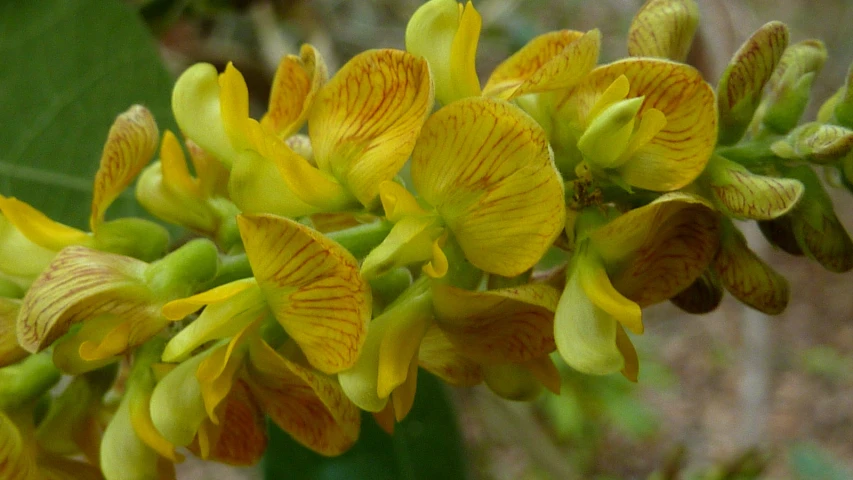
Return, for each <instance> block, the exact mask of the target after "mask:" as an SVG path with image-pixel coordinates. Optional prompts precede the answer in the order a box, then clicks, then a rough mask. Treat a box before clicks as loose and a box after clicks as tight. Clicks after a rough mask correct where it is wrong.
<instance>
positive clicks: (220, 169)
mask: <svg viewBox="0 0 853 480" xmlns="http://www.w3.org/2000/svg"><path fill="white" fill-rule="evenodd" d="M184 145H186V147H187V151H188V152H189V154H190V161H192V163H193V168H194V169H195V176H196V178H197V179H198V183H199V189H200V190H201V194H202V195H203V196H205V197H208V198H209V197H223V198H228V175H229V170H228V169H227V168H225V166H224V165H223V164H222V162H220V161H218V160H216V158H215V157H213V155H211V154H209V153H207V152H206V151H204V150H203V149H202V148H201V147H199V146H198V145H196V144H195V142H193V141H192V140H190V139H188V138H187V139H184Z"/></svg>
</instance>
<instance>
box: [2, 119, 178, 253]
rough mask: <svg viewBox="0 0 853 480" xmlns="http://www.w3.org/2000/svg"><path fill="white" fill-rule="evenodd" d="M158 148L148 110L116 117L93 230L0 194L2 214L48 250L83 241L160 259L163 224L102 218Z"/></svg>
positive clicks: (98, 177) (98, 180) (99, 178)
mask: <svg viewBox="0 0 853 480" xmlns="http://www.w3.org/2000/svg"><path fill="white" fill-rule="evenodd" d="M156 148H157V125H156V124H155V123H154V118H153V117H152V116H151V113H150V112H149V111H148V110H146V109H145V108H144V107H141V106H139V105H136V106H133V107H131V108H130V109H129V110H128V111H127V112H125V113H123V114H121V115H119V117H118V118H117V119H116V121H115V123H113V126H112V128H111V129H110V133H109V136H108V137H107V142H106V144H105V145H104V153H103V155H102V156H101V164H100V167H99V168H98V172H97V173H96V174H95V182H94V193H93V196H92V213H91V215H90V217H89V228H90V230H91V233H87V232H84V231H82V230H78V229H76V228H73V227H69V226H66V225H63V224H61V223H57V222H54V221H53V220H51V219H49V218H48V217H47V216H45V215H44V214H43V213H41V212H39V211H38V210H36V209H35V208H33V207H31V206H30V205H28V204H26V203H24V202H22V201H20V200H18V199H16V198H7V197H4V196H2V195H0V212H2V213H3V216H4V217H5V220H6V221H8V222H9V224H11V225H12V226H14V227H15V229H17V230H18V231H19V232H20V233H21V234H22V235H23V236H24V237H26V238H27V239H28V240H29V241H31V242H33V243H34V244H36V245H38V246H40V247H42V248H44V249H47V250H50V251H52V252H58V251H59V250H61V249H62V248H64V247H67V246H71V245H81V246H86V247H89V248H94V249H98V250H102V251H106V252H113V253H120V254H123V255H130V256H132V257H134V258H140V259H143V260H153V259H155V258H159V257H160V256H161V255H162V254H163V252H164V251H165V249H166V244H167V243H168V241H169V236H168V233H167V232H166V231H165V230H164V229H163V227H161V226H159V225H157V224H155V223H152V222H148V221H145V220H142V219H137V218H123V219H118V220H113V221H110V222H106V221H104V214H105V212H106V210H107V208H109V206H110V205H111V204H112V202H113V201H114V200H115V199H116V198H117V197H118V196H119V194H121V192H122V191H124V189H125V188H127V187H128V186H129V185H130V184H131V183H132V182H133V180H134V178H136V176H137V175H138V174H139V172H140V171H141V170H142V169H143V168H144V167H145V165H146V164H147V163H148V162H149V161H150V160H151V157H152V156H153V155H154V151H155V150H156ZM7 228H8V227H7Z"/></svg>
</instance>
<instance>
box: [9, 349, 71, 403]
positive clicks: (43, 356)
mask: <svg viewBox="0 0 853 480" xmlns="http://www.w3.org/2000/svg"><path fill="white" fill-rule="evenodd" d="M61 375H62V374H61V372H60V371H59V369H58V368H56V366H55V365H54V364H53V359H52V358H51V353H50V352H42V353H38V354H35V355H30V356H29V357H27V358H25V359H24V360H23V361H21V362H20V363H16V364H15V365H10V366H8V367H5V368H2V369H0V410H12V409H15V408H17V407H20V406H22V405H24V404H27V403H29V402H30V401H32V400H35V399H36V398H38V397H39V396H41V395H42V394H44V393H45V392H46V391H48V390H50V389H51V388H52V387H53V386H54V385H55V384H56V382H58V381H59V378H60V377H61Z"/></svg>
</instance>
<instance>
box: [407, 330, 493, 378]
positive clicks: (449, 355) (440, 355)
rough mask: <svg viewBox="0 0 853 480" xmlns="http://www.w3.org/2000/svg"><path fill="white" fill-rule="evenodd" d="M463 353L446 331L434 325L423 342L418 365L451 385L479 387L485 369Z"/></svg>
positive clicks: (419, 351)
mask: <svg viewBox="0 0 853 480" xmlns="http://www.w3.org/2000/svg"><path fill="white" fill-rule="evenodd" d="M463 352H464V350H460V349H459V348H458V346H457V345H455V344H454V343H453V342H451V341H450V338H448V336H447V334H446V333H445V332H444V330H442V329H441V328H440V327H439V326H438V325H437V324H435V323H433V324H432V325H431V326H430V327H429V328H428V329H427V331H426V334H425V335H424V337H423V339H422V340H421V348H420V350H418V364H419V365H420V366H421V367H423V368H424V370H427V371H428V372H430V373H432V374H433V375H435V376H437V377H438V378H440V379H442V380H444V381H445V382H447V383H449V384H450V385H454V386H457V387H470V386H474V385H477V384H479V383H481V382H482V381H483V369H482V367H481V366H480V364H478V363H477V362H475V361H473V360H471V359H470V358H468V357H467V356H465V355H464V353H463Z"/></svg>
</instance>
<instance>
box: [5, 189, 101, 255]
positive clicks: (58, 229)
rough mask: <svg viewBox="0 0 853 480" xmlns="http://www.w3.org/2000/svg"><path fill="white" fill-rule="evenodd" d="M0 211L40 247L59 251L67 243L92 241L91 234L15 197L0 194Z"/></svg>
mask: <svg viewBox="0 0 853 480" xmlns="http://www.w3.org/2000/svg"><path fill="white" fill-rule="evenodd" d="M0 211H2V212H3V216H4V217H5V218H6V220H7V221H8V222H9V223H10V224H12V226H14V228H16V229H17V230H18V231H19V232H20V233H21V234H22V235H23V236H24V237H26V238H27V239H28V240H29V241H31V242H33V243H35V244H36V245H38V246H40V247H42V248H46V249H48V250H53V251H59V250H62V249H63V248H65V247H67V246H69V245H92V244H93V243H94V242H93V238H92V236H91V235H89V234H88V233H86V232H84V231H82V230H78V229H76V228H72V227H68V226H65V225H63V224H61V223H59V222H54V221H53V220H51V219H50V218H48V217H47V216H46V215H45V214H43V213H41V212H40V211H38V210H36V209H35V208H33V207H31V206H30V205H29V204H27V203H24V202H22V201H20V200H18V199H17V198H7V197H4V196H2V195H0Z"/></svg>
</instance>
